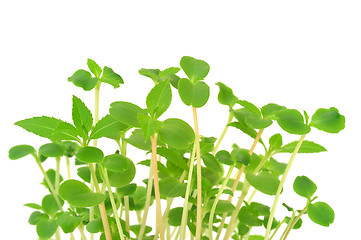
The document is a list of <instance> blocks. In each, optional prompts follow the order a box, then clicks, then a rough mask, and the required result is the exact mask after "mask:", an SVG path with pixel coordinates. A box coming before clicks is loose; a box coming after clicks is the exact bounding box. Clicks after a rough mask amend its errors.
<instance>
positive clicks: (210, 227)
mask: <svg viewBox="0 0 361 240" xmlns="http://www.w3.org/2000/svg"><path fill="white" fill-rule="evenodd" d="M233 168H234V165H232V166H231V167H230V168H229V170H228V173H227V176H226V178H225V179H224V181H223V183H222V186H221V188H220V189H219V192H218V194H217V196H216V199H215V200H214V202H213V205H212V208H211V212H210V214H209V222H208V231H209V236H208V238H209V239H210V240H212V239H213V237H212V231H213V229H212V227H213V218H214V213H215V211H216V207H217V204H218V201H219V199H220V198H221V196H222V194H223V191H224V189H225V188H226V186H227V182H228V180H229V178H230V177H231V174H232V171H233Z"/></svg>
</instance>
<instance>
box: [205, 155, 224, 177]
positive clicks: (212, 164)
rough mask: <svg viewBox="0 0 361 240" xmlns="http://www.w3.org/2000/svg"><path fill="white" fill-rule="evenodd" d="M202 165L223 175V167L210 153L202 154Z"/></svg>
mask: <svg viewBox="0 0 361 240" xmlns="http://www.w3.org/2000/svg"><path fill="white" fill-rule="evenodd" d="M202 159H203V162H204V165H206V166H207V167H209V168H211V169H213V170H214V171H216V172H218V173H219V174H220V175H223V172H224V169H223V167H222V165H221V164H220V163H219V162H218V161H217V158H216V157H214V156H213V155H212V154H210V153H205V154H202Z"/></svg>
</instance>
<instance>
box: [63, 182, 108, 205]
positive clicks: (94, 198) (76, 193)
mask: <svg viewBox="0 0 361 240" xmlns="http://www.w3.org/2000/svg"><path fill="white" fill-rule="evenodd" d="M59 195H60V197H61V198H62V199H64V200H65V201H67V202H68V203H69V204H70V205H73V206H75V207H92V206H96V205H98V204H100V203H102V202H104V200H105V195H104V194H102V193H94V192H92V190H90V188H88V187H87V186H86V185H85V184H84V183H82V182H80V181H77V180H67V181H65V182H63V183H62V184H61V185H60V188H59Z"/></svg>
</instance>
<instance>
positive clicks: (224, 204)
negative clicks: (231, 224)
mask: <svg viewBox="0 0 361 240" xmlns="http://www.w3.org/2000/svg"><path fill="white" fill-rule="evenodd" d="M213 203H214V200H209V201H208V205H207V209H208V210H211V208H212V206H213ZM235 209H236V208H235V206H233V204H232V203H230V202H228V201H227V200H219V201H218V202H217V206H216V210H215V213H217V214H221V213H228V212H232V211H234V210H235Z"/></svg>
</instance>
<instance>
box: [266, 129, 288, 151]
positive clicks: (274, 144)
mask: <svg viewBox="0 0 361 240" xmlns="http://www.w3.org/2000/svg"><path fill="white" fill-rule="evenodd" d="M281 146H282V135H281V134H279V133H277V134H275V135H273V136H272V137H270V139H269V151H275V150H278V149H279V148H281ZM292 152H293V151H292Z"/></svg>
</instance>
